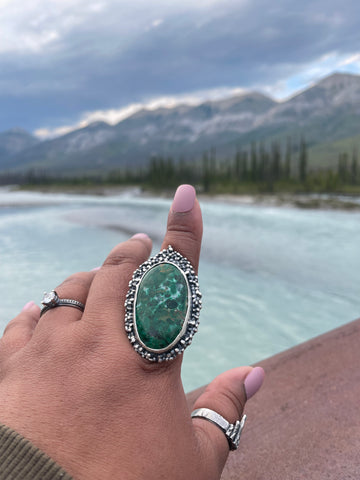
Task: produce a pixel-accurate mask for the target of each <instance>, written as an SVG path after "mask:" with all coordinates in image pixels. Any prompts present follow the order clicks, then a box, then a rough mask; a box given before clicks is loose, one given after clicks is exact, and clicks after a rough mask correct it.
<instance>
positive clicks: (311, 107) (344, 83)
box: [0, 73, 360, 173]
mask: <svg viewBox="0 0 360 480" xmlns="http://www.w3.org/2000/svg"><path fill="white" fill-rule="evenodd" d="M16 132H18V133H16ZM289 135H290V136H292V137H293V139H294V142H296V141H297V140H298V139H299V138H300V136H301V135H303V136H305V138H306V141H307V143H308V144H309V147H311V150H310V152H311V153H314V155H316V154H319V155H320V153H321V155H322V159H321V162H320V164H324V162H325V163H326V151H329V148H328V147H329V145H332V144H333V143H334V142H335V143H336V142H340V143H339V144H337V145H341V144H344V145H345V144H346V145H350V144H351V142H353V141H357V139H358V138H359V137H358V136H359V135H360V76H358V75H350V74H340V73H335V74H333V75H330V76H328V77H326V78H324V79H323V80H321V81H320V82H318V83H317V84H315V85H313V86H312V87H310V88H308V89H306V90H304V91H302V92H299V93H298V94H296V95H294V96H293V97H291V98H289V99H287V100H285V101H282V102H277V101H275V100H273V99H271V98H269V97H267V96H265V95H262V94H260V93H257V92H252V93H246V94H243V95H238V96H234V97H231V98H228V99H225V100H220V101H211V102H210V101H209V102H204V103H202V104H201V105H198V106H188V105H181V106H177V107H175V108H160V109H158V110H151V111H150V110H141V111H140V112H137V113H135V114H134V115H132V116H130V117H128V118H126V119H125V120H123V121H121V122H119V123H118V124H117V125H114V126H111V125H108V124H106V123H104V122H96V123H93V124H91V125H89V126H88V127H86V128H83V129H79V130H76V131H73V132H71V133H69V134H67V135H64V136H62V137H58V138H55V139H52V140H47V141H43V142H39V141H37V140H36V139H35V138H34V137H32V136H31V135H30V134H28V133H26V132H23V131H20V130H11V131H9V132H5V133H3V134H0V170H8V169H10V168H11V169H17V170H26V169H29V168H41V169H43V170H46V171H51V172H53V173H56V172H57V171H62V172H72V173H80V172H83V171H84V170H85V169H86V171H87V172H90V171H99V170H102V171H104V170H110V169H113V168H115V167H120V166H128V167H131V166H140V165H144V164H145V163H146V162H147V161H148V159H149V158H150V157H151V156H152V155H163V156H169V155H171V156H172V157H174V158H179V157H180V156H184V157H185V158H189V159H196V158H199V157H200V156H201V154H202V152H203V151H204V150H206V149H209V148H211V147H216V149H217V155H218V157H225V156H229V155H234V153H235V150H236V148H239V147H241V148H247V147H248V146H249V145H250V143H251V142H252V141H260V140H261V141H264V142H265V143H269V142H271V141H273V140H274V139H280V140H285V138H286V137H287V136H289ZM346 139H348V141H347V140H346ZM341 142H343V143H341ZM326 145H327V146H328V147H326ZM322 146H324V147H323V148H322ZM327 148H328V150H326V149H327ZM324 152H325V153H324ZM324 156H325V158H324ZM310 160H312V157H311V158H310ZM314 162H318V160H316V159H314ZM331 162H333V159H332V160H331Z"/></svg>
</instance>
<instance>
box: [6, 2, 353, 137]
mask: <svg viewBox="0 0 360 480" xmlns="http://www.w3.org/2000/svg"><path fill="white" fill-rule="evenodd" d="M359 19H360V1H359V0H302V2H300V1H298V0H296V1H295V0H275V1H270V0H233V1H231V0H229V1H226V0H191V1H190V0H152V1H150V0H28V1H24V0H0V131H4V130H6V129H9V128H12V127H22V128H24V129H26V130H29V131H31V132H35V133H36V134H37V135H39V136H43V137H45V136H47V135H50V134H54V133H55V134H59V133H62V132H66V131H67V130H69V129H71V128H74V127H75V126H78V125H86V124H87V123H89V122H91V121H94V120H98V119H103V120H106V121H109V122H110V123H114V122H117V121H118V120H120V119H121V118H123V117H124V116H125V115H127V114H128V113H129V112H133V111H135V110H136V109H137V108H140V106H142V105H148V106H150V107H153V108H154V107H156V106H159V105H163V106H170V105H174V104H176V103H178V102H193V103H195V102H199V101H201V100H204V99H212V98H220V97H223V96H227V95H230V94H232V93H237V92H241V91H242V90H243V89H245V90H246V89H250V90H253V89H257V90H260V91H263V92H265V93H267V94H269V95H271V96H273V97H275V98H278V99H281V98H284V97H286V96H288V95H290V94H292V93H293V92H295V91H297V90H298V89H301V88H304V87H306V86H308V85H309V84H311V83H312V82H313V81H316V80H318V79H319V78H321V77H323V76H325V75H327V74H329V73H331V72H333V71H345V72H352V73H360V28H359Z"/></svg>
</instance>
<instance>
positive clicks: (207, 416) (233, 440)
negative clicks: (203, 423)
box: [191, 408, 246, 450]
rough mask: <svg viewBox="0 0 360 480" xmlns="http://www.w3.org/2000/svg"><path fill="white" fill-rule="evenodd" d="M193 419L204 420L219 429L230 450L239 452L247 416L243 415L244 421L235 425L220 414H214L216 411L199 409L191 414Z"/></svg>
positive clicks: (238, 421) (239, 421)
mask: <svg viewBox="0 0 360 480" xmlns="http://www.w3.org/2000/svg"><path fill="white" fill-rule="evenodd" d="M191 417H192V418H202V419H204V420H207V421H208V422H211V423H213V424H214V425H216V426H217V427H219V428H220V430H222V431H223V432H224V434H225V437H226V439H227V441H228V443H229V448H230V450H237V448H238V446H239V443H240V436H241V432H242V430H243V428H244V425H245V420H246V415H243V417H242V419H241V420H237V421H236V422H235V423H229V422H228V421H227V420H225V418H224V417H222V416H221V415H220V414H219V413H217V412H214V410H210V409H209V408H198V409H197V410H194V411H193V412H192V413H191Z"/></svg>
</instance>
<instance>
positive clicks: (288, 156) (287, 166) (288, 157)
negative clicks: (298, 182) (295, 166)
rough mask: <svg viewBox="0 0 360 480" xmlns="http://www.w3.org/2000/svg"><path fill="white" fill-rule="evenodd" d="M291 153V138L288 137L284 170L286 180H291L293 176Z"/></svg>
mask: <svg viewBox="0 0 360 480" xmlns="http://www.w3.org/2000/svg"><path fill="white" fill-rule="evenodd" d="M291 151H292V142H291V137H287V140H286V152H285V168H284V178H285V179H286V180H290V176H291Z"/></svg>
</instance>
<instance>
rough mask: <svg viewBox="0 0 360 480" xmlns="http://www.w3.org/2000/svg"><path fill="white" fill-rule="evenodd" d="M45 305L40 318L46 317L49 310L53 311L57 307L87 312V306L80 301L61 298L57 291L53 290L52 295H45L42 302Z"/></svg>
mask: <svg viewBox="0 0 360 480" xmlns="http://www.w3.org/2000/svg"><path fill="white" fill-rule="evenodd" d="M41 303H42V305H43V307H42V309H41V312H40V317H41V316H42V315H44V313H46V312H47V311H48V310H51V309H52V308H55V307H73V308H77V309H78V310H81V311H82V312H83V311H84V310H85V305H84V304H83V303H81V302H79V301H78V300H73V299H72V298H59V296H58V294H57V293H56V292H55V290H52V291H51V292H50V293H46V292H45V293H44V296H43V299H42V300H41Z"/></svg>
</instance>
